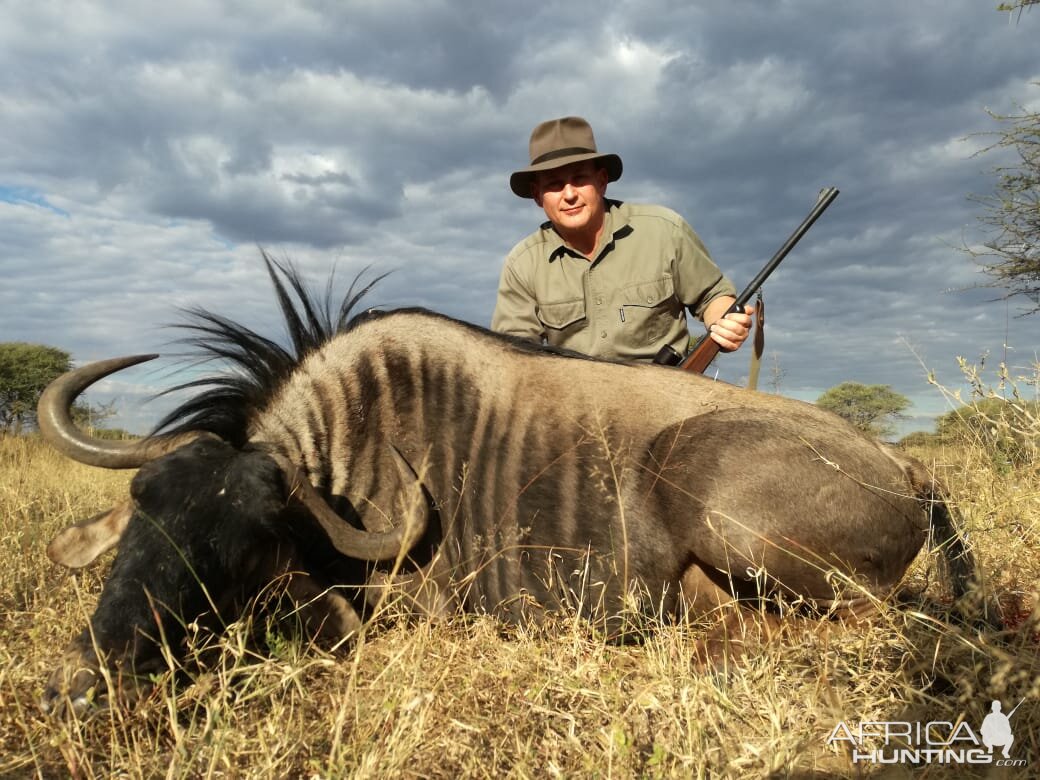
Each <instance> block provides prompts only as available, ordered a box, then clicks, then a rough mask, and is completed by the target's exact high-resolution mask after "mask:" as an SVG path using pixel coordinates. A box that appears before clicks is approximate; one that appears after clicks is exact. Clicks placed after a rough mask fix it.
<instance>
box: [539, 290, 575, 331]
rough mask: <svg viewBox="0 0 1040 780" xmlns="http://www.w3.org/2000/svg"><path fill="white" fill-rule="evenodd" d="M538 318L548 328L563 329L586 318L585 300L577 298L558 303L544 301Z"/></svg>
mask: <svg viewBox="0 0 1040 780" xmlns="http://www.w3.org/2000/svg"><path fill="white" fill-rule="evenodd" d="M537 313H538V319H539V320H540V321H541V323H542V324H543V325H545V327H547V328H553V329H555V330H562V329H563V328H566V327H567V326H568V325H573V324H574V323H575V322H577V321H578V320H583V319H585V301H584V300H583V299H581V298H575V299H574V300H570V301H560V302H558V303H543V304H541V305H540V306H539V307H538V311H537Z"/></svg>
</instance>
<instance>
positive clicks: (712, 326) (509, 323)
mask: <svg viewBox="0 0 1040 780" xmlns="http://www.w3.org/2000/svg"><path fill="white" fill-rule="evenodd" d="M530 154H531V164H530V165H529V166H528V167H527V168H524V169H522V170H519V171H517V172H516V173H514V174H513V175H512V176H511V177H510V180H509V185H510V188H511V189H512V190H513V192H514V193H515V194H516V195H519V196H520V197H521V198H532V199H533V200H534V202H535V203H537V204H538V205H539V206H541V207H542V209H543V210H544V211H545V215H546V217H548V221H547V222H545V223H543V224H542V226H541V227H540V228H539V229H538V230H537V231H535V232H534V233H532V234H531V235H530V236H528V237H527V238H526V239H524V240H523V241H521V242H520V243H519V244H517V245H516V246H515V247H514V248H513V250H512V251H511V252H510V253H509V256H508V257H507V258H506V262H505V265H504V266H503V268H502V276H501V280H500V282H499V287H498V300H497V301H496V304H495V313H494V315H493V316H492V319H491V328H492V329H493V330H496V331H499V332H501V333H509V334H513V335H516V336H522V337H525V338H529V339H532V340H534V341H538V342H545V343H548V344H552V345H554V346H560V347H566V348H569V349H573V350H577V351H579V352H584V353H586V354H589V355H599V356H606V357H621V358H626V359H630V360H652V359H653V358H654V356H655V355H656V354H657V352H658V350H659V349H660V348H661V347H662V346H664V345H665V344H667V345H670V346H671V347H672V348H673V349H675V350H676V351H677V352H679V353H685V352H686V351H687V349H688V348H689V344H690V333H689V330H688V328H687V325H686V315H685V310H686V309H689V310H690V311H691V312H692V313H693V314H694V316H696V317H698V318H699V319H701V320H702V321H703V322H704V323H705V325H706V326H707V328H708V331H709V332H710V334H711V338H713V339H714V340H715V341H716V342H718V344H719V346H720V347H722V349H724V350H726V351H732V350H734V349H737V348H738V347H739V346H740V345H741V344H742V343H743V342H744V340H745V339H746V338H747V337H748V333H749V332H750V327H751V317H750V314H753V313H754V310H753V308H752V307H748V313H733V314H729V315H727V316H725V317H723V315H724V314H725V312H726V310H727V309H728V308H729V307H730V305H731V304H732V303H733V302H734V300H735V297H734V293H735V290H734V287H733V285H732V284H731V283H730V282H729V280H728V279H726V278H725V277H724V276H723V275H722V272H721V271H720V270H719V269H718V267H717V266H716V265H715V263H714V262H712V260H711V257H710V256H709V254H708V251H707V249H705V247H704V244H702V243H701V240H700V238H698V237H697V234H696V233H694V232H693V230H692V229H691V228H690V226H689V225H688V224H686V222H685V221H684V220H683V219H682V217H680V216H679V215H678V214H676V213H675V212H674V211H671V210H669V209H666V208H663V207H660V206H645V205H633V204H630V203H621V202H620V201H616V200H609V199H607V198H606V192H607V184H608V182H612V181H616V180H617V179H619V178H620V177H621V170H622V164H621V158H620V157H618V156H617V155H616V154H601V153H599V152H598V151H597V150H596V141H595V138H594V137H593V134H592V128H591V127H590V126H589V124H588V122H586V121H585V120H584V119H581V118H580V117H564V118H562V119H552V120H549V121H548V122H543V123H542V124H540V125H538V126H537V127H536V128H535V129H534V132H532V133H531V142H530Z"/></svg>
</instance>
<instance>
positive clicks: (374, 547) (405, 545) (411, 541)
mask: <svg viewBox="0 0 1040 780" xmlns="http://www.w3.org/2000/svg"><path fill="white" fill-rule="evenodd" d="M392 449H393V450H394V453H395V455H396V456H397V457H398V458H401V460H403V456H402V455H401V454H400V453H399V452H397V450H396V448H392ZM272 457H274V459H275V461H277V462H278V464H279V465H280V466H281V467H282V471H283V472H284V473H285V476H286V480H287V483H288V485H289V493H290V495H291V496H292V497H293V498H295V499H296V500H297V501H299V502H300V503H301V504H303V506H304V507H305V508H306V509H307V510H308V511H309V512H310V513H311V514H312V515H314V518H315V519H316V520H317V521H318V523H319V524H320V525H321V527H322V529H323V530H324V531H325V533H326V534H327V535H328V537H329V541H330V542H332V546H333V547H335V548H336V549H337V550H339V551H340V552H341V553H343V554H344V555H349V556H350V557H352V558H360V559H361V560H366V561H385V560H389V559H391V558H396V557H397V556H399V555H400V554H401V553H402V551H404V552H407V551H408V550H410V549H412V547H413V546H414V545H415V543H416V542H417V541H418V540H419V537H421V536H422V535H423V534H424V533H426V525H427V523H428V521H429V511H428V508H426V507H425V506H424V511H422V512H418V513H416V516H415V517H414V518H412V517H406V518H405V519H404V522H402V523H400V524H399V525H397V526H395V527H394V528H393V530H390V531H385V532H381V533H373V532H372V531H362V530H361V529H359V528H355V527H354V526H352V525H350V523H348V522H347V521H345V520H344V519H343V518H342V517H340V516H339V515H338V514H336V512H335V510H333V508H332V507H331V506H329V505H328V502H326V501H325V499H324V498H322V496H321V494H320V493H319V492H318V491H317V490H316V489H315V488H314V486H313V485H312V484H311V483H310V480H309V479H307V476H306V475H305V474H304V473H303V472H302V471H301V470H300V469H299V468H298V467H297V466H296V465H295V464H293V463H291V462H290V461H288V460H287V459H285V458H283V457H281V456H279V455H273V456H272ZM398 468H399V469H401V471H402V477H404V476H405V474H406V473H410V474H411V476H412V477H413V479H414V481H413V482H412V485H409V488H410V490H418V491H419V494H420V496H422V486H421V485H420V484H419V482H418V476H417V475H415V471H414V470H413V469H412V468H411V466H410V465H409V464H408V463H407V461H405V463H404V466H403V467H402V465H401V464H400V463H398ZM405 469H407V472H406V471H405ZM423 500H424V501H425V498H423Z"/></svg>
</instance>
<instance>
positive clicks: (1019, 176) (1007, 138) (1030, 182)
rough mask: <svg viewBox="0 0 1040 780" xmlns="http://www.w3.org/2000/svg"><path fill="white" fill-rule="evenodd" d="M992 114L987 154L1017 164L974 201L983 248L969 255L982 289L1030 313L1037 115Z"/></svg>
mask: <svg viewBox="0 0 1040 780" xmlns="http://www.w3.org/2000/svg"><path fill="white" fill-rule="evenodd" d="M1037 1H1038V2H1040V0H1037ZM1030 4H1031V3H1030ZM1037 86H1040V82H1038V83H1037ZM990 115H991V116H992V117H993V118H994V119H995V120H996V121H997V122H1000V123H1001V125H1002V126H1001V128H1000V129H999V130H997V131H995V132H994V133H992V135H995V136H996V137H997V141H996V142H995V143H993V144H992V145H991V146H989V147H987V149H986V150H985V151H991V150H1012V151H1013V152H1014V153H1015V155H1016V157H1017V161H1016V162H1014V163H1013V164H1010V165H1007V166H1002V167H998V168H996V169H995V171H994V173H995V174H996V176H997V183H996V188H995V190H994V192H993V194H992V195H987V196H973V197H972V200H974V201H975V202H977V203H979V204H980V205H981V206H982V208H983V212H982V214H981V215H980V216H979V222H981V223H982V224H983V225H984V226H985V227H986V229H987V236H986V239H985V241H984V242H983V245H982V249H977V248H973V247H967V251H968V252H969V253H970V254H971V255H972V256H973V257H974V258H975V260H976V262H978V264H979V265H980V266H981V267H982V270H983V271H984V272H985V273H986V274H987V275H988V276H990V277H991V278H992V280H993V281H992V282H990V283H989V284H988V285H986V286H989V287H994V288H1000V289H1003V290H1005V291H1006V292H1007V295H1006V296H1005V297H1006V298H1010V297H1012V296H1015V295H1021V296H1024V297H1025V298H1027V299H1029V300H1030V301H1032V303H1033V308H1032V309H1030V311H1029V313H1030V314H1032V313H1034V312H1036V311H1038V310H1040V112H1036V111H1024V110H1023V111H1022V112H1021V113H1020V114H1012V115H1009V116H1002V115H999V114H992V113H991V114H990Z"/></svg>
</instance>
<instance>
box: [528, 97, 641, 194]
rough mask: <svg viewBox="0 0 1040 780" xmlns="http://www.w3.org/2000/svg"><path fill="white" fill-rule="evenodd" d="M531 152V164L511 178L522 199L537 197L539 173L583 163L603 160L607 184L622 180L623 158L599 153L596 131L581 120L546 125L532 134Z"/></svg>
mask: <svg viewBox="0 0 1040 780" xmlns="http://www.w3.org/2000/svg"><path fill="white" fill-rule="evenodd" d="M530 152H531V164H530V165H528V166H527V167H526V168H524V169H522V170H519V171H516V172H515V173H514V174H513V175H512V176H510V177H509V188H510V189H511V190H512V191H513V192H514V193H516V194H517V195H519V196H520V197H521V198H531V197H534V196H533V195H532V194H531V183H532V182H533V181H534V176H535V174H536V173H539V172H541V171H551V170H553V169H554V168H562V167H563V166H564V165H570V164H571V163H576V162H582V161H583V160H599V161H600V162H601V164H602V166H603V167H604V168H605V169H606V171H607V181H617V180H618V179H620V178H621V170H622V165H621V158H620V157H618V156H617V155H616V154H601V153H600V152H599V151H597V150H596V138H595V137H594V136H593V135H592V127H590V126H589V123H588V122H586V121H585V120H584V119H582V118H581V117H580V116H565V117H563V118H561V119H550V120H549V121H548V122H542V123H541V124H540V125H538V127H536V128H535V129H534V130H533V131H532V132H531V143H530Z"/></svg>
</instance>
